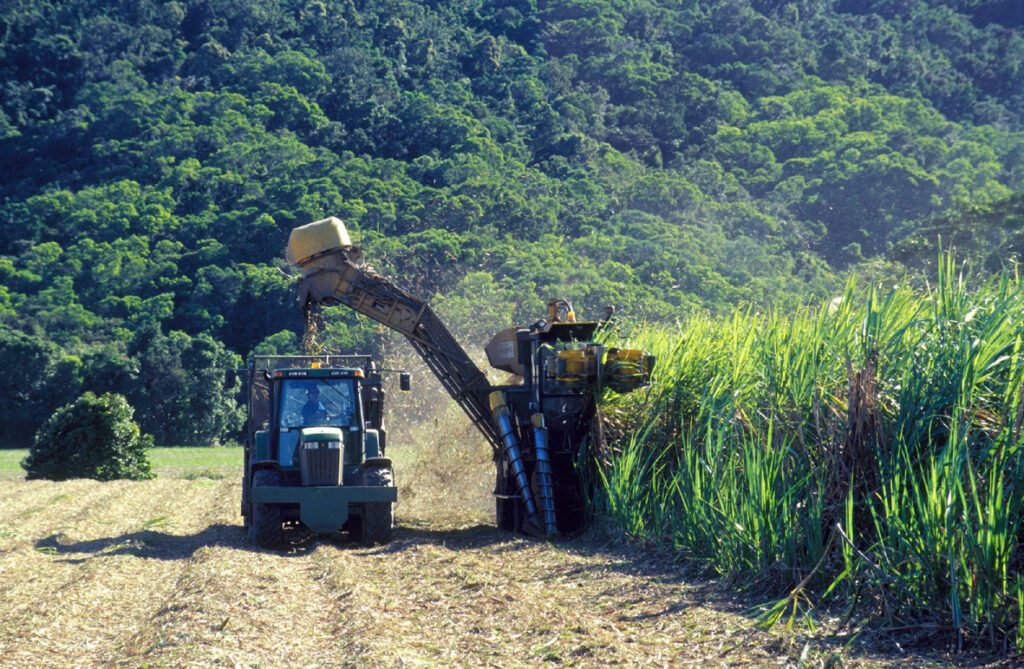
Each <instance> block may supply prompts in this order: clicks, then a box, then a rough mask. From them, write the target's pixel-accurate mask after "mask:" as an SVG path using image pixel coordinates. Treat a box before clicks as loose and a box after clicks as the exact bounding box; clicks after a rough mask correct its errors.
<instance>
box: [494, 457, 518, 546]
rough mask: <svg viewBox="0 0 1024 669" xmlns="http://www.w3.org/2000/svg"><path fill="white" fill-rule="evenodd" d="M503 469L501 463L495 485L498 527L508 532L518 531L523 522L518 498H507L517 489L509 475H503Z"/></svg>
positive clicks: (495, 508)
mask: <svg viewBox="0 0 1024 669" xmlns="http://www.w3.org/2000/svg"><path fill="white" fill-rule="evenodd" d="M501 470H502V467H501V466H500V465H499V466H498V473H497V476H496V479H497V480H496V482H495V486H494V492H495V494H496V495H497V497H495V498H494V519H495V522H496V524H497V525H498V529H502V530H505V531H506V532H518V531H519V525H520V522H521V520H520V513H519V506H518V500H516V499H507V496H508V495H510V494H513V492H512V491H515V485H514V484H513V483H512V481H510V480H509V478H508V477H507V476H504V475H503V473H502V471H501Z"/></svg>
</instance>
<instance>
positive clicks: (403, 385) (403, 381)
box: [398, 372, 411, 390]
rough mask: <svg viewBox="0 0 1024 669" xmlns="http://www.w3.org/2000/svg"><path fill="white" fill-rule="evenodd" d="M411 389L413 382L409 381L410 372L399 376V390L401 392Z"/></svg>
mask: <svg viewBox="0 0 1024 669" xmlns="http://www.w3.org/2000/svg"><path fill="white" fill-rule="evenodd" d="M410 387H411V381H410V379H409V374H408V372H402V373H401V374H399V375H398V388H399V390H409V388H410Z"/></svg>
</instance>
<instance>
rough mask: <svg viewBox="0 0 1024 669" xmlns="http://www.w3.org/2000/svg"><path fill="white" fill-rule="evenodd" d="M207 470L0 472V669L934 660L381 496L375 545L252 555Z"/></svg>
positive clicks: (229, 487) (633, 551) (670, 568)
mask: <svg viewBox="0 0 1024 669" xmlns="http://www.w3.org/2000/svg"><path fill="white" fill-rule="evenodd" d="M239 495H240V484H239V482H238V481H237V480H235V479H234V478H226V479H222V480H209V479H205V478H197V479H192V480H188V479H174V478H158V479H157V480H154V481H145V482H129V481H114V482H109V483H100V482H95V481H87V480H75V481H66V482H61V483H54V482H47V481H23V480H14V481H11V480H7V481H3V485H2V487H0V509H2V511H0V602H2V604H0V665H2V666H3V667H29V666H31V667H38V666H83V667H89V666H125V667H138V666H143V665H149V666H160V667H172V666H173V667H180V666H213V665H218V666H222V665H227V666H242V667H250V666H259V667H299V666H302V667H305V666H367V667H369V666H395V667H398V666H473V667H477V666H493V667H520V666H524V667H525V666H560V665H573V666H584V667H586V666H606V665H617V666H644V667H648V666H667V667H673V666H700V667H703V666H751V667H785V666H791V667H797V666H807V667H813V666H819V667H821V666H837V667H838V666H846V667H850V666H943V665H945V664H946V663H947V662H948V658H945V657H943V656H941V655H936V656H933V657H923V656H919V655H901V654H899V650H898V646H897V645H894V644H895V642H893V643H889V644H888V647H886V648H882V650H884V651H886V652H888V653H889V654H887V655H881V654H874V655H872V654H867V655H865V654H864V653H865V651H864V648H863V644H861V643H859V642H858V641H856V640H854V641H852V643H849V647H848V648H847V647H844V642H850V641H851V638H850V637H845V638H829V637H828V636H827V635H825V634H821V633H819V634H818V635H817V636H814V637H812V636H809V635H805V634H804V633H795V632H789V633H785V634H780V633H773V632H764V631H762V630H758V629H756V628H755V627H754V620H753V617H752V616H745V615H743V611H744V609H745V608H747V607H748V606H749V602H744V601H742V600H740V599H739V598H737V597H734V596H733V595H731V594H730V591H729V590H728V588H727V587H725V586H724V585H723V584H717V583H714V582H704V581H690V580H688V579H687V578H685V577H684V576H683V572H682V570H681V569H680V568H679V567H678V566H677V565H673V563H672V562H671V561H669V560H667V559H665V558H664V557H660V556H658V555H656V554H653V553H650V552H646V551H644V550H641V549H638V548H636V547H630V546H628V545H622V544H616V543H614V542H610V541H609V540H607V539H606V538H602V537H600V536H599V535H598V534H597V533H596V532H591V533H590V534H588V535H585V536H582V537H576V538H571V539H567V540H564V541H559V542H554V543H546V542H541V541H536V540H532V539H525V538H522V537H518V536H514V535H510V534H507V533H503V532H501V531H499V530H497V529H496V528H494V527H493V525H492V519H491V518H489V517H487V514H486V513H485V512H482V511H480V510H479V509H478V510H477V511H476V512H474V513H475V514H476V515H474V513H469V514H464V516H463V517H462V518H461V519H460V518H456V517H455V516H454V515H453V514H452V513H450V511H451V509H447V512H448V513H442V514H440V515H432V514H431V513H430V511H429V509H433V508H437V507H436V505H435V504H434V502H433V501H431V503H430V504H429V505H426V504H425V505H421V508H417V506H416V505H415V504H411V505H410V504H407V505H405V506H404V507H403V506H399V510H398V519H399V527H398V529H397V531H396V533H395V540H394V541H393V542H392V543H391V544H390V545H388V546H383V547H375V548H364V547H361V546H359V545H357V544H353V543H349V542H347V541H345V540H344V538H342V537H339V538H337V539H336V540H330V541H328V540H322V539H317V538H306V539H305V540H300V541H299V542H298V543H297V544H295V545H294V546H293V547H292V548H291V549H290V550H287V551H282V552H272V551H266V550H256V549H254V548H252V547H251V546H250V545H249V544H248V543H247V542H246V540H245V538H244V533H243V531H242V528H241V524H240V523H241V519H240V517H239V515H238V510H237V507H238V499H239Z"/></svg>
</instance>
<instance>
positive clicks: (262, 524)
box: [249, 469, 284, 548]
mask: <svg viewBox="0 0 1024 669" xmlns="http://www.w3.org/2000/svg"><path fill="white" fill-rule="evenodd" d="M252 485H253V487H254V488H276V487H278V486H279V485H281V478H280V476H279V475H278V473H277V472H276V471H274V470H272V469H261V470H260V471H258V472H256V473H255V474H254V475H253V478H252ZM249 541H251V542H253V543H254V544H256V545H257V546H262V547H264V548H274V547H276V546H280V545H281V544H283V543H284V527H283V526H282V524H281V507H280V506H279V505H277V504H257V503H256V502H253V504H252V515H251V517H250V518H249Z"/></svg>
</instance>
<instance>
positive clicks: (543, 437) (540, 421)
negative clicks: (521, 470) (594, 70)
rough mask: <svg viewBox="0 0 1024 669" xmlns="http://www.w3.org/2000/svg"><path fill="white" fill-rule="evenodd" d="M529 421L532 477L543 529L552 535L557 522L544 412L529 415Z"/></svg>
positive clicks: (556, 530)
mask: <svg viewBox="0 0 1024 669" xmlns="http://www.w3.org/2000/svg"><path fill="white" fill-rule="evenodd" d="M530 422H531V423H533V442H534V448H535V449H536V451H537V469H536V470H535V471H534V477H535V478H536V481H537V496H538V497H539V498H540V510H541V513H542V514H543V516H544V531H545V532H547V534H548V536H554V535H556V534H558V523H557V522H556V520H555V488H554V485H552V483H551V454H550V453H549V452H548V428H547V427H546V426H545V425H544V414H542V413H535V414H533V415H532V416H530Z"/></svg>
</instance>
